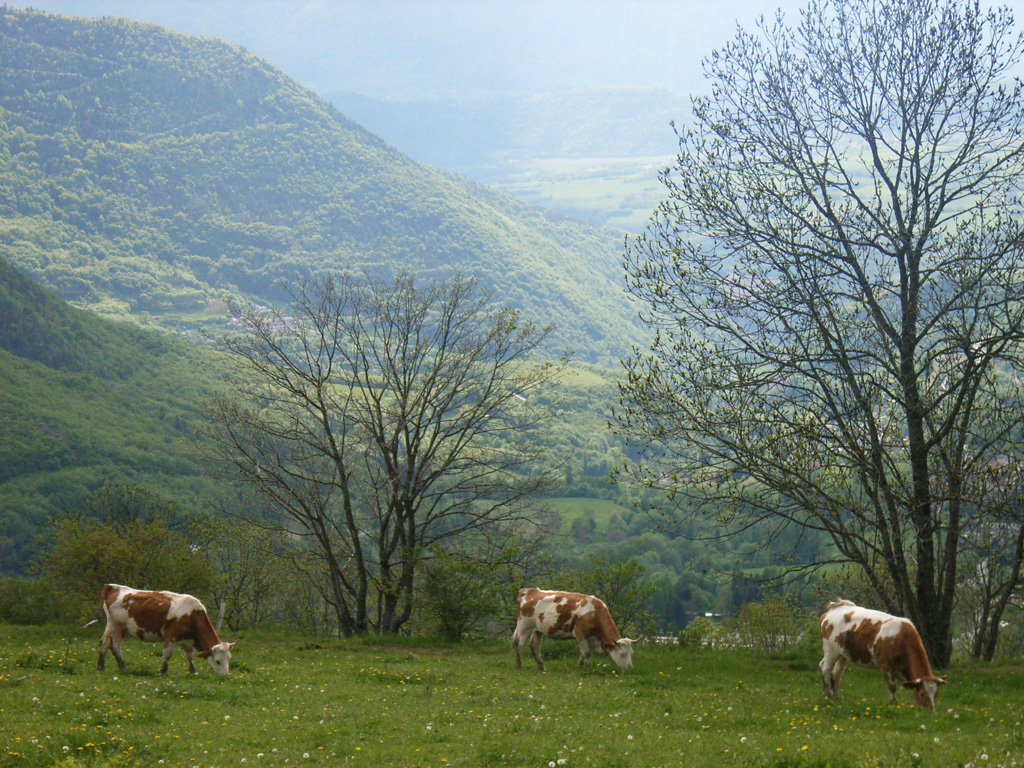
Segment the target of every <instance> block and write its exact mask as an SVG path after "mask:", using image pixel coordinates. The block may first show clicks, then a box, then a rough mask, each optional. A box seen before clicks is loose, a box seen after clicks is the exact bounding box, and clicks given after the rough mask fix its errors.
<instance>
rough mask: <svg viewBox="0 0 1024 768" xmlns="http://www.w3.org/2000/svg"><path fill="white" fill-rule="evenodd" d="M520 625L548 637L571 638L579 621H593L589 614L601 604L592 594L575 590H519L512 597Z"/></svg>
mask: <svg viewBox="0 0 1024 768" xmlns="http://www.w3.org/2000/svg"><path fill="white" fill-rule="evenodd" d="M516 605H517V609H518V614H519V622H520V625H521V626H524V627H525V626H530V627H532V628H533V630H535V631H537V632H540V633H541V634H544V635H547V636H548V637H551V638H570V637H574V636H575V635H574V630H575V629H576V627H577V625H578V624H579V623H580V622H584V624H586V623H588V622H589V623H593V616H592V614H594V613H595V612H596V611H599V610H601V609H603V610H605V611H606V612H607V609H606V608H605V607H604V603H602V602H601V601H600V600H598V599H597V598H596V597H594V596H593V595H581V594H577V593H575V592H556V591H548V590H542V589H535V588H529V589H521V590H520V591H519V596H518V598H517V599H516Z"/></svg>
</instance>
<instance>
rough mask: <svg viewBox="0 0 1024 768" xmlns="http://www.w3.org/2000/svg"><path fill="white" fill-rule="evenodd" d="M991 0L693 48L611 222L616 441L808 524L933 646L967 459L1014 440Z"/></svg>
mask: <svg viewBox="0 0 1024 768" xmlns="http://www.w3.org/2000/svg"><path fill="white" fill-rule="evenodd" d="M1021 51H1022V41H1021V39H1020V37H1019V36H1018V35H1017V34H1015V33H1014V32H1013V20H1012V17H1011V16H1010V14H1009V12H1008V11H1006V10H1000V11H993V12H983V11H982V10H980V8H979V7H978V5H976V4H973V3H963V2H956V1H954V0H920V1H919V2H912V3H907V2H903V0H870V1H869V0H855V1H854V2H829V1H828V0H825V1H823V2H811V3H810V4H809V6H808V7H807V8H806V10H804V11H803V12H802V13H801V21H800V23H799V25H797V26H796V27H792V28H791V27H788V26H787V25H786V24H785V20H784V18H783V16H782V15H781V13H780V14H779V15H778V16H777V17H776V18H775V19H774V21H767V22H766V21H764V20H762V22H761V23H760V24H759V26H758V28H757V30H756V31H755V32H754V33H747V32H744V31H742V30H741V31H739V32H738V33H737V35H736V37H735V39H734V40H732V41H731V42H730V43H729V44H728V45H726V46H725V48H723V49H722V50H720V51H717V52H715V53H714V54H713V55H712V56H711V57H710V58H709V59H708V60H707V61H706V65H705V66H706V74H707V76H708V79H709V81H710V86H711V91H710V95H709V96H706V97H703V98H698V99H695V100H694V102H693V107H694V115H693V123H692V127H690V128H689V129H688V130H685V131H680V136H679V142H680V151H679V154H678V158H677V161H676V163H675V165H674V166H673V167H672V168H669V169H667V170H666V171H665V172H664V173H663V175H662V181H663V183H664V185H665V187H666V189H667V193H668V195H667V199H666V201H665V202H664V203H663V204H662V205H661V206H660V207H659V209H658V211H657V213H656V215H655V217H654V219H653V220H652V223H651V225H650V226H649V228H648V230H647V232H646V233H645V234H644V235H642V236H641V237H639V238H636V239H634V240H632V241H631V242H630V243H629V245H628V247H627V255H626V268H627V272H628V283H629V288H630V291H631V293H632V294H633V295H634V297H635V298H636V299H637V300H638V301H639V302H640V303H641V305H642V306H643V307H644V309H643V310H642V312H643V314H644V316H645V318H646V319H647V320H648V321H649V322H651V323H652V324H653V325H654V326H656V328H657V335H656V339H655V341H654V342H653V343H652V345H651V347H650V349H649V351H647V352H642V351H636V352H635V353H634V356H633V357H632V358H631V359H628V360H626V361H625V368H626V379H625V381H624V382H623V384H622V387H621V395H622V405H621V407H620V408H618V409H617V412H616V420H617V428H618V430H619V431H620V432H621V433H622V434H624V435H626V436H628V437H629V438H630V439H631V440H632V442H633V443H634V445H636V446H637V448H638V450H639V451H640V452H641V458H640V460H639V462H638V463H636V464H633V465H629V466H627V467H626V468H625V469H626V472H627V474H631V475H632V476H633V477H635V478H636V479H637V480H639V481H640V482H642V483H645V484H648V485H650V486H652V487H658V488H662V489H664V490H667V491H668V492H669V497H670V498H671V499H672V500H674V501H675V502H676V503H677V507H676V509H677V512H678V513H680V514H702V513H709V514H717V515H719V516H720V519H721V520H722V521H723V522H726V521H727V522H731V523H733V524H736V525H740V526H743V525H749V524H752V523H755V522H761V523H763V524H765V525H766V526H768V527H767V528H766V534H765V535H766V539H770V538H771V535H772V534H771V532H772V531H774V532H777V531H779V529H781V528H784V527H786V526H800V527H802V528H804V529H806V530H813V531H820V532H822V533H823V534H824V535H826V536H827V538H828V539H829V540H830V541H831V544H832V552H831V554H832V557H833V558H834V559H835V560H838V561H845V562H847V563H853V564H856V565H857V566H859V567H860V568H862V569H863V570H864V572H865V575H866V577H867V578H868V580H869V583H871V584H872V586H873V587H874V590H875V593H876V598H877V599H878V600H879V601H880V602H881V607H884V608H886V609H888V610H892V611H898V612H901V613H905V614H908V615H909V616H910V617H911V618H912V619H913V621H914V622H915V623H916V624H917V625H918V627H919V629H920V630H921V632H922V635H923V637H924V640H925V643H926V645H927V647H928V650H929V652H930V654H931V655H932V659H933V660H934V661H935V662H936V663H937V664H938V665H940V666H941V665H945V664H946V663H947V662H948V661H949V657H950V648H951V637H950V632H951V616H952V611H953V605H954V595H955V588H956V586H957V576H958V574H957V565H958V552H959V551H961V537H962V535H963V534H964V532H965V530H966V528H967V527H968V526H969V525H971V524H973V523H974V522H977V520H978V519H979V518H981V517H984V516H985V515H986V514H987V512H986V510H985V509H984V508H983V507H979V506H977V505H973V504H971V503H970V502H971V498H970V496H971V494H970V492H969V490H968V489H969V488H970V487H971V486H972V483H973V482H974V478H977V477H978V476H980V475H982V474H984V472H985V468H986V467H987V466H988V465H989V464H990V462H992V461H993V460H995V459H996V458H997V457H999V456H1002V455H1009V456H1014V455H1019V454H1020V445H1019V435H1020V432H1021V429H1020V428H1021V426H1022V424H1021V421H1022V418H1024V408H1022V405H1024V403H1022V402H1021V387H1020V382H1019V381H1018V379H1017V378H1016V377H1015V376H1013V375H1007V373H1008V372H1009V373H1012V371H1013V370H1015V369H1017V368H1019V367H1020V365H1021V351H1022V350H1021V341H1022V338H1024V333H1022V331H1024V303H1022V299H1024V281H1022V276H1024V250H1022V241H1021V234H1022V224H1021V213H1022V209H1021V202H1020V199H1019V196H1018V191H1019V185H1020V179H1021V173H1022V171H1024V162H1022V161H1024V155H1022V149H1024V145H1022V138H1024V133H1022V131H1024V110H1022V103H1021V84H1020V82H1019V81H1018V80H1016V79H1013V78H1012V77H1011V76H1010V75H1011V70H1012V68H1013V67H1014V66H1015V65H1016V64H1017V63H1018V61H1019V60H1020V54H1021Z"/></svg>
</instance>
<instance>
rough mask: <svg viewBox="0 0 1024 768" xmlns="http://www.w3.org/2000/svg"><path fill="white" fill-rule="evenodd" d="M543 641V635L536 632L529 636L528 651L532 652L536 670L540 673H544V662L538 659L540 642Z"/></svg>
mask: <svg viewBox="0 0 1024 768" xmlns="http://www.w3.org/2000/svg"><path fill="white" fill-rule="evenodd" d="M543 639H544V635H542V634H541V633H540V632H537V631H536V630H534V632H533V634H531V635H530V650H531V651H533V658H534V659H536V661H537V669H539V670H540V671H541V672H543V671H544V662H543V661H541V658H540V642H541V640H543Z"/></svg>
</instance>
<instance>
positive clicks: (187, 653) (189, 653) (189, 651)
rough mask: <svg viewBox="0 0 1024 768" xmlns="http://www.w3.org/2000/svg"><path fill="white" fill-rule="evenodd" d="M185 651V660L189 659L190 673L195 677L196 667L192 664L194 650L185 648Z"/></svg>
mask: <svg viewBox="0 0 1024 768" xmlns="http://www.w3.org/2000/svg"><path fill="white" fill-rule="evenodd" d="M183 650H184V651H185V658H186V659H188V673H189V674H190V675H194V674H195V673H196V665H195V664H193V663H192V652H193V649H192V648H190V647H188V646H184V648H183Z"/></svg>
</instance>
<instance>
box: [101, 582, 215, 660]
mask: <svg viewBox="0 0 1024 768" xmlns="http://www.w3.org/2000/svg"><path fill="white" fill-rule="evenodd" d="M100 597H101V599H102V601H103V615H104V616H106V617H107V628H106V629H105V630H104V631H103V638H102V639H101V640H100V658H99V663H98V665H97V666H98V667H99V668H100V669H103V665H104V662H105V660H106V655H107V649H110V650H111V651H113V653H114V658H115V659H117V665H118V666H119V667H120V668H121V671H122V672H123V671H124V670H125V665H124V659H122V658H121V639H122V638H123V637H124V636H125V635H126V634H127V635H128V636H130V637H136V638H138V639H139V640H146V641H157V640H163V642H164V653H163V657H164V663H163V665H162V666H161V667H160V673H161V674H167V660H168V659H170V658H171V653H173V652H174V646H176V645H180V646H181V647H182V649H183V650H184V651H185V657H186V658H187V659H188V671H189V673H190V674H193V675H194V674H195V673H196V667H195V664H193V663H192V651H193V650H198V651H199V655H200V656H201V657H202V658H204V659H206V660H207V661H209V662H210V666H211V667H213V670H214V672H216V673H217V674H219V675H226V674H227V673H228V664H229V662H230V661H231V648H232V646H234V643H222V642H221V641H220V638H219V637H217V631H216V630H215V629H214V628H213V624H211V623H210V617H209V616H208V615H207V614H206V608H204V607H203V604H202V603H201V602H199V600H198V599H196V598H194V597H192V595H179V594H177V593H176V592H151V591H144V590H138V589H132V588H131V587H124V586H121V585H119V584H107V585H106V586H105V587H103V592H102V593H101V596H100Z"/></svg>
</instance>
